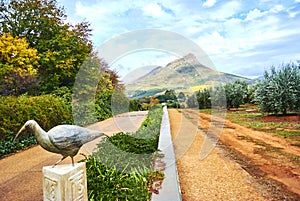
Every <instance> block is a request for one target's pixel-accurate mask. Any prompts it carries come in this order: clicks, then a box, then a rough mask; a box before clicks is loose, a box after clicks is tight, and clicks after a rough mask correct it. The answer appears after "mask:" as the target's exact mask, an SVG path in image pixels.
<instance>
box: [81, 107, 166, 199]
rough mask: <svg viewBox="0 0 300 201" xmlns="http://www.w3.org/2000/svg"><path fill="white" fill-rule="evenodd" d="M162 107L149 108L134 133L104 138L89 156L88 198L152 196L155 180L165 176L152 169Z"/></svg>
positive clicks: (87, 162) (141, 197)
mask: <svg viewBox="0 0 300 201" xmlns="http://www.w3.org/2000/svg"><path fill="white" fill-rule="evenodd" d="M162 114H163V112H162V109H161V108H156V109H152V110H150V111H149V113H148V116H147V118H146V120H145V121H144V122H143V124H142V125H141V127H140V128H139V130H138V131H137V132H135V133H129V134H126V133H118V134H116V135H114V136H112V137H109V138H104V140H102V141H101V142H100V143H99V144H98V151H97V152H95V153H93V155H92V156H90V157H89V158H87V159H86V165H87V180H88V196H89V200H91V201H93V200H137V201H140V200H149V199H150V197H151V192H152V191H153V189H152V182H153V181H158V180H163V177H164V175H163V172H160V171H155V170H153V167H152V165H153V159H154V157H155V156H156V155H157V151H158V150H157V145H158V138H159V134H160V124H161V119H162Z"/></svg>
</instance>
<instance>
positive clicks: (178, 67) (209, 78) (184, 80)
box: [126, 54, 251, 98]
mask: <svg viewBox="0 0 300 201" xmlns="http://www.w3.org/2000/svg"><path fill="white" fill-rule="evenodd" d="M235 80H241V81H246V82H250V81H251V80H250V79H248V78H245V77H241V76H237V75H232V74H228V73H223V72H218V71H215V70H213V69H211V68H209V67H207V66H205V65H203V64H201V63H200V62H199V61H198V60H197V58H196V57H195V56H194V55H193V54H188V55H186V56H185V57H183V58H180V59H177V60H175V61H173V62H170V63H169V64H167V65H166V66H165V67H161V66H157V67H156V68H153V69H152V70H151V71H150V72H148V73H147V74H144V75H141V76H140V77H138V78H137V79H135V80H132V81H131V82H130V83H129V84H127V85H126V95H127V96H128V97H131V98H138V97H142V96H153V95H156V94H158V93H161V92H164V91H165V90H167V89H174V90H175V91H176V92H178V93H179V92H181V91H182V92H184V93H187V94H191V93H192V92H193V90H195V89H200V88H201V87H203V86H206V87H209V86H212V85H215V84H218V83H228V82H234V81H235Z"/></svg>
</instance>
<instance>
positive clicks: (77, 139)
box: [48, 125, 101, 150]
mask: <svg viewBox="0 0 300 201" xmlns="http://www.w3.org/2000/svg"><path fill="white" fill-rule="evenodd" d="M48 136H49V138H50V140H51V142H52V143H53V145H54V146H56V147H57V148H58V149H61V150H63V149H64V150H72V149H75V148H80V147H81V146H82V145H83V144H84V143H87V142H89V141H91V140H93V139H95V138H97V137H99V136H101V135H100V132H97V131H93V130H90V129H87V128H83V127H80V126H75V125H59V126H56V127H54V128H52V129H51V130H49V131H48Z"/></svg>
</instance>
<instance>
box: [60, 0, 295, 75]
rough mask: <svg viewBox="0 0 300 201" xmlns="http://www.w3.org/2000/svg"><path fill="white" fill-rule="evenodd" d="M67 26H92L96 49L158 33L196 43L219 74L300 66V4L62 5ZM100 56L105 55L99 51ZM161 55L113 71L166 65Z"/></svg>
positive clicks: (137, 56) (122, 63) (139, 56)
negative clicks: (140, 33)
mask: <svg viewBox="0 0 300 201" xmlns="http://www.w3.org/2000/svg"><path fill="white" fill-rule="evenodd" d="M58 3H59V5H62V6H64V7H65V11H66V13H67V15H68V21H69V22H71V23H76V22H80V21H88V22H90V23H91V28H92V29H93V32H92V33H93V36H92V40H93V42H94V45H95V46H96V47H98V46H101V44H103V43H104V42H105V41H108V40H110V39H111V38H113V37H115V36H117V35H120V34H123V33H126V32H130V31H134V30H142V29H159V30H165V31H171V32H174V33H177V34H180V35H182V36H184V37H186V38H188V39H189V40H192V41H193V42H195V43H197V44H198V46H199V47H201V48H202V50H204V51H205V52H206V53H207V55H208V56H209V57H210V59H211V60H212V62H213V63H214V65H215V67H216V69H217V70H219V71H223V72H228V73H234V74H238V75H244V76H258V75H261V74H263V72H264V71H265V70H268V69H269V67H271V66H272V65H274V66H279V65H280V64H282V63H283V62H290V61H296V60H300V48H299V47H300V23H299V22H300V0H281V1H279V0H261V1H255V0H253V1H250V0H187V1H182V0H164V1H153V0H152V1H150V0H136V1H133V0H73V1H70V0H58ZM100 51H101V50H100ZM175 58H176V57H175V56H174V55H171V54H166V53H159V52H155V51H154V52H142V53H133V54H131V55H127V56H126V57H124V58H121V59H119V61H118V62H117V63H116V64H114V65H113V68H115V69H116V70H117V71H119V72H120V74H121V76H123V75H125V74H126V73H128V72H129V71H131V70H132V69H134V68H138V67H141V66H147V65H161V66H163V65H166V64H167V63H168V62H170V61H172V60H174V59H175Z"/></svg>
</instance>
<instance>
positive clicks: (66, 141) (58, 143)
mask: <svg viewBox="0 0 300 201" xmlns="http://www.w3.org/2000/svg"><path fill="white" fill-rule="evenodd" d="M26 129H30V130H31V131H33V133H34V135H35V137H36V140H37V143H38V144H39V145H41V147H43V148H44V149H46V150H47V151H50V152H53V153H57V154H61V155H62V156H63V157H62V159H60V160H58V161H57V162H56V163H55V164H54V165H53V167H54V166H56V165H57V164H58V163H60V162H61V161H63V160H64V159H65V158H67V157H68V156H70V157H71V159H72V164H73V166H74V158H73V157H74V156H75V155H76V154H77V153H78V151H79V149H80V147H81V146H82V145H83V144H85V143H87V142H90V141H92V140H94V139H96V138H98V137H101V136H107V135H106V134H104V133H102V132H99V131H95V130H90V129H87V128H83V127H80V126H76V125H58V126H55V127H54V128H52V129H50V130H49V131H48V132H46V131H44V130H43V129H42V128H41V127H40V126H39V124H38V123H37V122H36V121H34V120H29V121H27V122H26V123H25V124H24V125H23V126H22V128H21V129H20V131H19V132H18V133H17V134H16V136H15V138H14V140H15V139H16V138H17V137H18V136H19V134H20V133H21V132H23V131H24V130H26Z"/></svg>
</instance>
